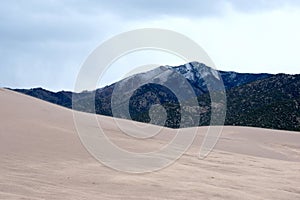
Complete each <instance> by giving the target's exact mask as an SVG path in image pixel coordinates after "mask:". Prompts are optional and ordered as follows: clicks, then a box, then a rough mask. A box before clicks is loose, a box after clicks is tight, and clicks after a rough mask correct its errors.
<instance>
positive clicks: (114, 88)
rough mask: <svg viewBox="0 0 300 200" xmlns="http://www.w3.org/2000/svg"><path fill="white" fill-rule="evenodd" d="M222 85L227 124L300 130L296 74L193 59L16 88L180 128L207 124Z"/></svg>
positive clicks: (87, 109) (77, 105)
mask: <svg viewBox="0 0 300 200" xmlns="http://www.w3.org/2000/svg"><path fill="white" fill-rule="evenodd" d="M222 82H223V83H224V85H222V84H220V83H222ZM222 89H225V90H226V97H227V98H226V100H227V112H226V120H225V124H226V125H239V126H254V127H263V128H273V129H285V130H295V131H299V130H300V110H299V109H300V107H299V102H300V101H299V100H300V75H287V74H277V75H272V74H266V73H262V74H250V73H237V72H226V71H218V72H217V71H215V70H213V69H212V68H210V67H208V66H206V65H204V64H202V63H198V62H191V63H187V64H185V65H180V66H176V67H171V66H161V67H158V68H156V69H153V70H151V71H148V72H145V73H140V74H136V75H133V76H130V77H128V78H125V79H123V80H121V81H119V82H116V83H114V84H112V85H109V86H106V87H104V88H100V89H97V90H95V91H90V92H82V93H76V94H75V93H72V92H67V91H61V92H57V93H54V92H50V91H47V90H44V89H42V88H34V89H29V90H25V89H16V91H18V92H22V93H24V94H28V95H31V96H34V97H37V98H40V99H43V100H46V101H49V102H51V103H55V104H58V105H61V106H65V107H68V108H71V107H72V97H73V101H74V102H75V106H74V108H75V109H77V110H81V111H85V112H96V113H97V114H102V115H107V116H114V117H119V118H127V119H133V120H136V121H141V122H146V123H153V124H158V125H163V126H167V127H171V128H179V127H189V126H198V125H209V123H210V120H211V118H210V114H211V101H210V95H209V92H208V91H209V90H210V91H211V92H220V91H222ZM195 99H196V101H195ZM74 102H73V103H74ZM193 102H194V103H193ZM195 102H196V104H197V105H195ZM221 103H225V102H221ZM158 105H160V106H158ZM153 108H157V109H153ZM155 113H156V115H155ZM157 113H158V114H157ZM182 113H188V115H184V117H183V115H182Z"/></svg>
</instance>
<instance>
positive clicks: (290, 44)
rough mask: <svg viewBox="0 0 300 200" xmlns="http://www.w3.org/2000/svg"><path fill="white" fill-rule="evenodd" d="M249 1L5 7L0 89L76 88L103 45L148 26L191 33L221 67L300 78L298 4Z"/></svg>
mask: <svg viewBox="0 0 300 200" xmlns="http://www.w3.org/2000/svg"><path fill="white" fill-rule="evenodd" d="M247 2H248V3H247ZM249 2H250V1H238V0H216V1H201V0H191V1H182V0H172V1H166V0H155V1H149V0H130V1H129V0H122V1H117V0H111V1H96V0H88V1H72V0H66V1H59V0H52V1H38V0H27V1H21V0H20V1H13V0H12V1H1V2H0V60H1V62H0V86H2V87H20V88H24V87H36V86H42V87H45V88H48V89H52V90H59V89H72V88H73V84H74V81H75V79H76V75H77V73H78V70H79V68H80V65H81V64H82V63H83V61H84V60H85V58H86V57H87V56H88V54H89V53H90V52H91V51H92V50H93V49H94V48H96V47H97V45H99V44H100V43H101V42H103V41H105V40H106V39H108V38H110V37H112V36H114V35H116V34H118V33H120V32H122V31H128V30H131V29H134V28H142V27H158V28H167V29H171V30H175V31H178V32H180V33H183V34H185V35H187V36H188V37H190V38H192V39H193V40H195V41H196V42H198V43H199V44H200V45H201V46H203V47H204V49H205V50H206V51H207V53H208V54H209V55H210V56H211V58H212V59H213V60H214V62H215V64H216V65H217V66H218V68H219V69H224V70H235V71H240V72H269V73H279V72H285V73H300V72H299V67H298V66H300V57H299V56H298V52H300V51H299V50H300V49H299V47H300V40H299V37H298V36H299V35H300V27H299V25H298V24H299V21H300V7H299V3H298V1H292V0H285V1H284V0H274V1H265V0H254V1H251V4H249ZM140 60H141V58H140ZM172 62H174V61H170V63H172ZM113 79H115V77H114V76H112V80H113Z"/></svg>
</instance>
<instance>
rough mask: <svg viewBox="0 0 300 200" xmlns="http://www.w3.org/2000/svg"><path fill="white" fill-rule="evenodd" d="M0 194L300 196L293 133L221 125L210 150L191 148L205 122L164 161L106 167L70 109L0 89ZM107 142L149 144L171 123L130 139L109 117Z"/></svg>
mask: <svg viewBox="0 0 300 200" xmlns="http://www.w3.org/2000/svg"><path fill="white" fill-rule="evenodd" d="M0 102H1V103H0V199H1V200H2V199H3V200H7V199H30V200H31V199H49V200H55V199H64V200H65V199H73V200H76V199H80V200H81V199H87V200H94V199H149V200H150V199H151V200H152V199H292V200H295V199H300V134H299V133H296V132H287V131H272V130H265V129H257V128H244V127H225V128H224V131H223V133H222V137H221V139H220V140H219V142H218V144H217V147H216V149H215V150H214V151H213V152H212V153H211V154H210V155H209V157H207V158H206V159H204V160H199V159H198V158H197V154H198V152H199V148H200V144H201V142H202V139H203V136H204V134H205V130H206V128H205V127H203V128H201V129H199V133H198V136H197V138H196V140H195V142H194V144H193V146H192V147H191V148H190V149H189V151H188V152H186V153H185V154H184V156H182V157H181V158H180V159H179V160H178V161H177V162H175V163H174V164H173V165H171V166H170V167H168V168H166V169H163V170H160V171H157V172H154V173H148V174H141V175H132V174H126V173H122V172H118V171H115V170H111V169H109V168H107V167H105V166H103V165H102V164H100V163H99V162H97V161H96V160H95V159H93V158H92V157H91V156H90V155H89V154H88V153H87V151H86V150H85V148H84V147H83V146H82V145H81V142H80V140H79V137H78V135H77V133H76V131H75V126H74V122H73V117H72V111H70V110H68V109H65V108H62V107H59V106H56V105H52V104H49V103H46V102H43V101H41V100H38V99H34V98H32V97H28V96H25V95H21V94H18V93H15V92H12V91H7V90H4V89H0ZM99 121H101V124H102V125H103V127H104V129H105V131H107V132H108V133H111V135H112V137H113V139H114V141H115V142H116V143H119V144H120V145H121V146H124V147H125V148H128V149H130V150H133V151H134V150H137V149H141V150H151V149H152V148H156V147H159V146H160V145H162V144H164V143H165V142H167V140H168V138H170V137H171V136H170V135H172V130H170V129H164V130H163V133H165V134H162V135H160V136H157V137H155V138H153V139H150V140H146V141H143V142H139V143H137V142H135V141H134V140H131V139H130V138H127V137H124V136H122V134H121V132H120V131H119V130H118V128H117V127H116V126H115V125H114V121H113V119H112V118H109V117H102V116H101V117H99Z"/></svg>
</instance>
